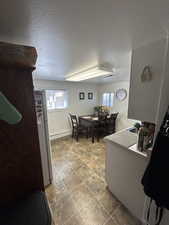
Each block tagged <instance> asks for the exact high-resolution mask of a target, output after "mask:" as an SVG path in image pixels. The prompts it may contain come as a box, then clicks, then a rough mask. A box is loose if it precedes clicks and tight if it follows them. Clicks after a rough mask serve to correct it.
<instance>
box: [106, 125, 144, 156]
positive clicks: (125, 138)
mask: <svg viewBox="0 0 169 225" xmlns="http://www.w3.org/2000/svg"><path fill="white" fill-rule="evenodd" d="M104 140H105V141H108V142H112V143H115V144H117V145H120V146H121V147H123V148H125V149H128V150H129V151H132V152H134V153H136V154H138V155H140V156H142V157H145V158H146V157H147V153H146V152H140V151H138V150H137V134H135V133H132V132H130V131H128V129H125V130H122V131H119V132H117V133H115V134H112V135H109V136H107V137H105V138H104Z"/></svg>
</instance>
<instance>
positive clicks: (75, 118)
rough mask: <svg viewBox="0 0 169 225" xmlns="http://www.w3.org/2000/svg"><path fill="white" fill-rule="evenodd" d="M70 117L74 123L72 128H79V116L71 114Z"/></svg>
mask: <svg viewBox="0 0 169 225" xmlns="http://www.w3.org/2000/svg"><path fill="white" fill-rule="evenodd" d="M69 115H70V119H71V123H72V128H77V127H78V125H79V123H78V120H77V116H76V115H72V114H70V113H69Z"/></svg>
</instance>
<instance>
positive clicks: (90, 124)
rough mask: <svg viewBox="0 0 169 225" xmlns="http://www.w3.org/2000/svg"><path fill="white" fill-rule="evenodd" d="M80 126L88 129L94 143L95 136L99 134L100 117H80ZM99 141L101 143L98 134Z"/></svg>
mask: <svg viewBox="0 0 169 225" xmlns="http://www.w3.org/2000/svg"><path fill="white" fill-rule="evenodd" d="M79 124H80V125H81V126H84V127H86V128H87V129H88V130H90V132H91V137H92V143H94V138H95V134H96V133H98V132H96V131H97V128H99V126H100V125H101V121H100V119H99V117H98V116H95V115H87V116H79ZM97 141H99V135H98V134H97Z"/></svg>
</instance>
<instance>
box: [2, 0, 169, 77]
mask: <svg viewBox="0 0 169 225" xmlns="http://www.w3.org/2000/svg"><path fill="white" fill-rule="evenodd" d="M168 22H169V1H168V0H125V1H124V0H118V1H117V0H71V1H70V0H69V1H68V0H48V1H47V0H14V1H11V0H5V1H1V13H0V29H1V30H0V39H1V40H2V41H10V42H15V43H20V44H25V45H32V46H35V47H36V48H37V51H38V55H39V57H38V63H37V70H36V73H35V77H36V78H42V79H53V80H63V79H64V77H65V76H66V75H67V74H68V73H73V72H76V71H79V70H81V69H84V68H87V67H90V66H94V65H96V64H97V63H103V62H109V63H111V64H112V65H113V66H114V67H115V68H117V70H118V71H120V70H122V71H128V67H129V62H130V59H129V58H130V55H131V50H132V48H135V47H138V46H140V45H142V44H144V43H147V42H149V41H152V40H156V39H159V38H160V37H162V36H164V35H166V33H167V29H168V27H169V26H168ZM119 74H120V72H119ZM121 76H123V78H124V79H126V78H125V73H123V75H119V79H122V77H121ZM127 76H128V75H127V72H126V77H127ZM117 77H118V76H117Z"/></svg>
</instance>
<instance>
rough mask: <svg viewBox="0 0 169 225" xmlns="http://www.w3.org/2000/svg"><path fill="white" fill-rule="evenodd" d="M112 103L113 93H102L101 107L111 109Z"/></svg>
mask: <svg viewBox="0 0 169 225" xmlns="http://www.w3.org/2000/svg"><path fill="white" fill-rule="evenodd" d="M113 103H114V93H103V95H102V105H103V106H107V107H112V106H113Z"/></svg>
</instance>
